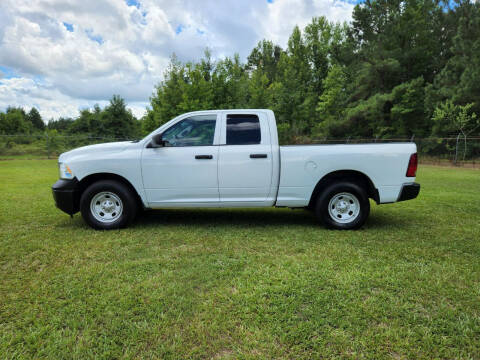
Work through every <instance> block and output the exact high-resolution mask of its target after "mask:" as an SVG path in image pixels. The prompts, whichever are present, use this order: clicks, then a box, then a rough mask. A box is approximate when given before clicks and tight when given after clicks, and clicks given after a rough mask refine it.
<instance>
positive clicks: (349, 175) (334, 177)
mask: <svg viewBox="0 0 480 360" xmlns="http://www.w3.org/2000/svg"><path fill="white" fill-rule="evenodd" d="M335 181H351V182H353V183H355V184H357V185H359V186H361V187H363V188H364V189H365V190H366V192H367V195H368V197H369V198H371V199H373V200H375V202H376V203H377V204H378V203H379V202H380V196H379V194H378V190H377V189H376V188H375V186H374V185H373V182H372V180H370V178H369V177H368V176H367V175H365V174H364V173H362V172H360V171H355V170H338V171H334V172H331V173H329V174H327V175H325V176H324V177H323V178H321V179H320V181H319V182H318V183H317V185H316V186H315V189H313V192H312V196H311V197H310V202H309V204H308V207H313V206H314V205H315V201H316V199H317V197H318V194H320V193H321V192H322V191H323V190H324V189H325V188H326V187H327V186H328V185H330V184H331V183H332V182H335Z"/></svg>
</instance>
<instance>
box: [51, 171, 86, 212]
mask: <svg viewBox="0 0 480 360" xmlns="http://www.w3.org/2000/svg"><path fill="white" fill-rule="evenodd" d="M52 194H53V199H54V200H55V205H56V206H57V208H59V209H60V210H62V211H63V212H66V213H67V214H69V215H73V214H75V213H76V212H78V211H79V210H80V204H79V203H80V201H79V195H80V191H79V188H78V180H77V179H75V178H74V179H72V180H63V179H60V180H58V181H57V182H56V183H55V184H53V186H52Z"/></svg>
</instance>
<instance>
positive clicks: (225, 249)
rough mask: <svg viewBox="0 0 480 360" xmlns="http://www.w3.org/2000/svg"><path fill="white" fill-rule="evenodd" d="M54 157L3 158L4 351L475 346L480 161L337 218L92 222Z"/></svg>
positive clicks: (192, 353)
mask: <svg viewBox="0 0 480 360" xmlns="http://www.w3.org/2000/svg"><path fill="white" fill-rule="evenodd" d="M56 177H57V168H56V163H55V161H49V160H37V161H28V160H12V161H2V162H0V194H1V197H0V358H2V359H4V358H7V359H8V358H15V359H17V358H51V359H62V358H64V359H71V358H138V359H140V358H167V359H168V358H176V359H185V358H214V359H250V358H289V359H290V358H291V359H311V358H334V357H335V358H337V357H341V358H369V359H379V358H394V359H402V358H409V359H413V358H446V359H453V358H480V171H478V170H466V169H452V168H435V167H428V166H424V167H421V168H420V170H419V176H418V181H419V182H420V183H421V184H422V190H421V193H420V196H419V198H418V199H416V200H413V201H407V202H404V203H398V204H392V205H382V206H373V207H372V213H371V215H370V219H369V221H368V222H367V225H366V226H365V227H364V229H362V230H360V231H356V232H339V231H330V230H326V229H324V228H322V227H321V226H319V225H317V222H316V220H315V218H314V217H313V216H312V215H311V214H309V213H308V212H306V211H303V210H296V211H292V210H288V209H261V210H243V209H242V210H229V209H226V210H214V209H210V210H208V209H207V210H204V209H202V210H164V211H157V212H151V213H147V214H145V215H144V216H143V217H141V218H140V219H139V220H138V221H137V222H136V224H135V226H134V227H132V228H129V229H126V230H121V231H111V232H98V231H93V230H91V229H89V228H87V227H86V226H85V225H84V223H83V222H82V220H81V218H80V216H79V215H76V216H75V217H74V219H73V220H72V219H70V218H69V217H68V216H66V215H65V214H63V213H61V212H60V211H59V210H57V209H56V208H55V207H54V205H53V200H52V197H51V193H50V186H51V185H52V184H53V183H54V182H55V180H56Z"/></svg>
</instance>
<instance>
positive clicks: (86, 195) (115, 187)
mask: <svg viewBox="0 0 480 360" xmlns="http://www.w3.org/2000/svg"><path fill="white" fill-rule="evenodd" d="M105 192H107V193H111V194H113V195H115V196H117V197H118V198H120V200H121V202H118V203H120V204H121V205H122V210H121V214H120V215H119V216H118V218H116V219H112V221H111V222H105V221H103V222H102V221H99V220H97V219H96V218H95V215H94V214H93V213H92V210H91V206H90V205H91V201H92V199H93V198H94V197H95V196H96V195H98V194H101V193H105ZM106 197H110V196H109V195H106ZM118 203H117V205H118ZM97 204H98V203H97ZM80 211H81V213H82V217H83V220H85V222H86V223H87V224H88V225H89V226H91V227H92V228H94V229H96V230H111V229H120V228H124V227H126V226H128V225H129V224H130V223H131V222H132V221H133V220H134V219H135V216H136V215H137V211H138V204H137V200H136V198H135V195H134V194H132V191H131V190H130V189H129V188H128V187H127V186H126V185H124V184H122V183H121V182H118V181H114V180H101V181H97V182H95V183H93V184H92V185H90V186H89V187H88V188H87V189H86V190H85V191H84V192H83V194H82V196H81V198H80ZM97 216H98V215H97ZM106 221H107V220H106Z"/></svg>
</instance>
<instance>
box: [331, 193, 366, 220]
mask: <svg viewBox="0 0 480 360" xmlns="http://www.w3.org/2000/svg"><path fill="white" fill-rule="evenodd" d="M328 214H329V215H330V217H331V218H332V219H333V220H335V221H336V222H338V223H342V224H348V223H351V222H352V221H354V220H355V219H356V218H357V217H358V215H359V214H360V201H358V198H357V197H356V196H355V195H353V194H351V193H347V192H342V193H339V194H336V195H335V196H334V197H332V198H331V199H330V202H329V204H328Z"/></svg>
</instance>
